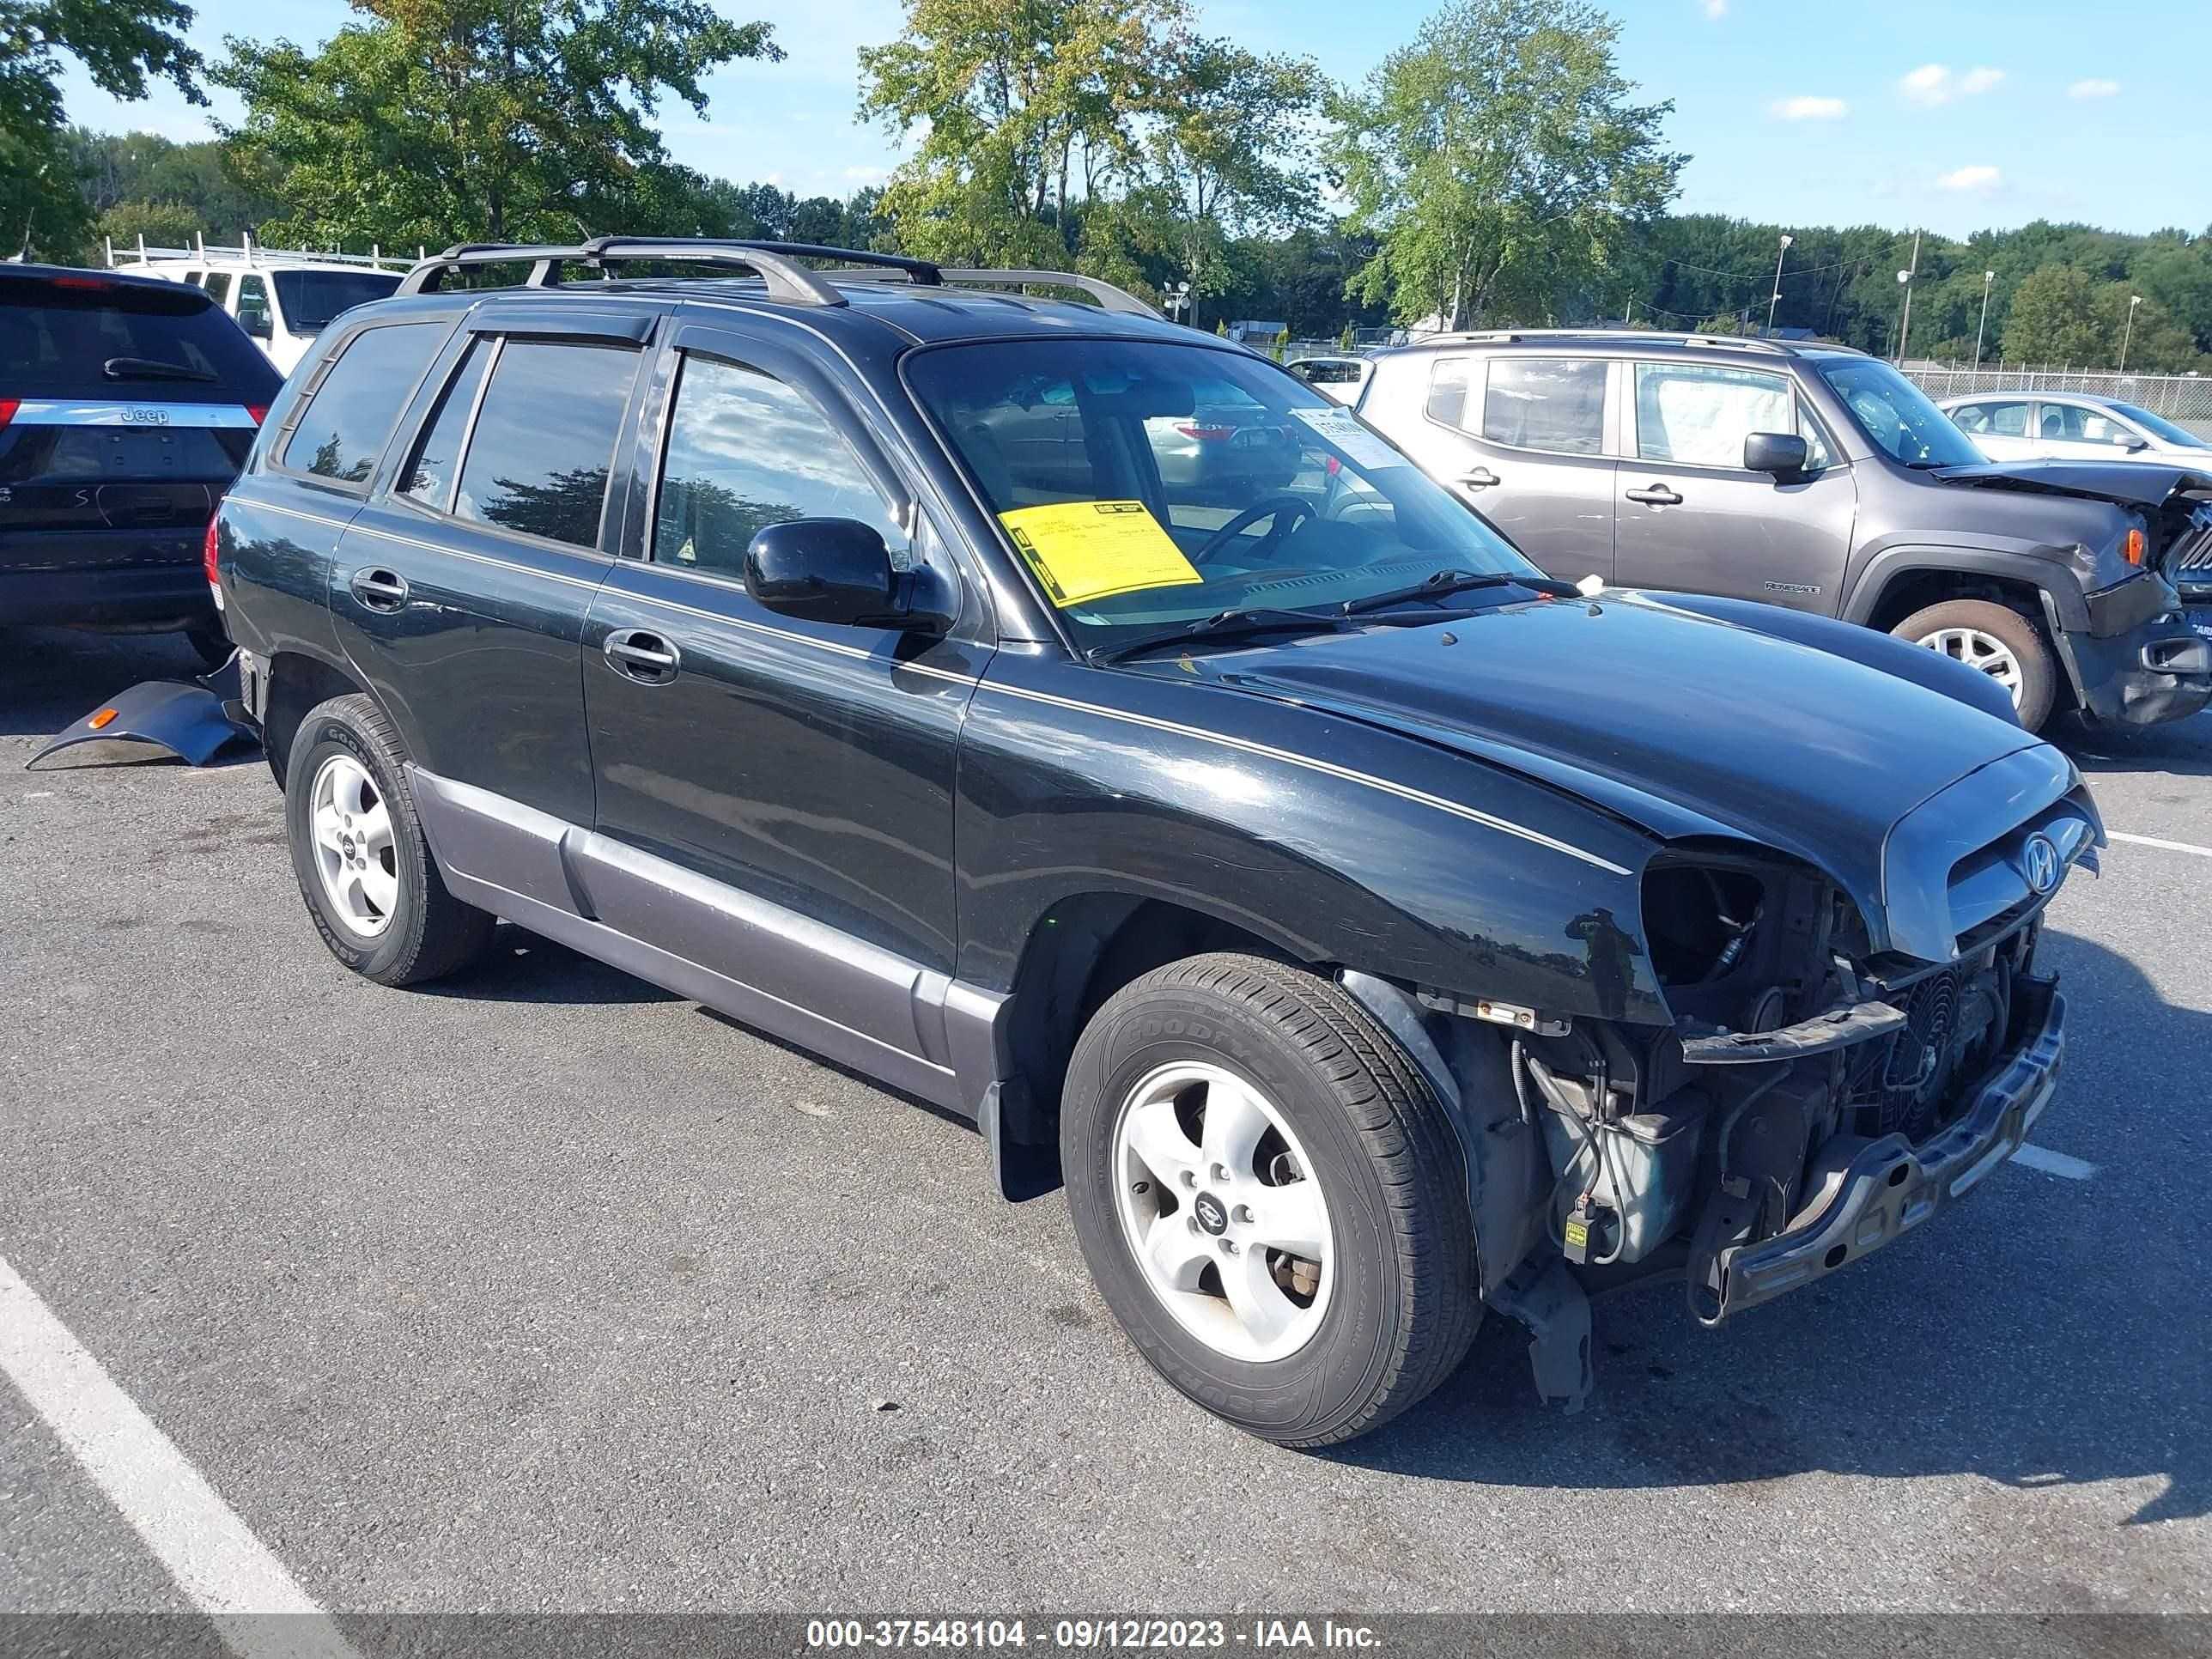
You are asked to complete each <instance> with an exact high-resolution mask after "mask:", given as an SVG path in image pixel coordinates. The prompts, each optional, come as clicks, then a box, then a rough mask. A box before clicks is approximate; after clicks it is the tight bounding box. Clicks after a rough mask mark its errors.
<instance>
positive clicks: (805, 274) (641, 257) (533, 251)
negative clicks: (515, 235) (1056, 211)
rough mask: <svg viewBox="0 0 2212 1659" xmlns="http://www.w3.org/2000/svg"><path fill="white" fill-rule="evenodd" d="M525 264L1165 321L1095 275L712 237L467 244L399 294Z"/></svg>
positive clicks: (811, 295)
mask: <svg viewBox="0 0 2212 1659" xmlns="http://www.w3.org/2000/svg"><path fill="white" fill-rule="evenodd" d="M799 259H834V260H836V262H837V263H838V264H839V265H840V266H845V267H855V269H848V270H810V269H808V268H807V267H806V266H805V265H802V264H795V263H793V262H794V261H796V260H799ZM525 260H527V261H528V262H529V264H530V274H529V276H526V278H524V286H526V287H528V288H557V287H559V286H560V284H561V267H562V266H563V265H568V264H580V265H586V266H589V267H591V268H592V270H599V271H601V272H605V271H607V270H609V269H610V268H611V267H612V266H614V265H616V264H629V263H636V262H644V261H653V260H658V261H662V262H665V263H669V264H719V265H735V266H739V267H742V268H744V269H745V270H750V271H751V272H753V273H754V274H755V275H756V276H758V277H759V278H760V279H761V281H762V282H763V283H765V284H766V285H767V288H768V291H769V297H770V298H771V299H775V300H781V301H785V302H786V303H787V304H791V305H804V306H842V305H843V304H845V303H846V300H845V296H844V295H842V294H840V293H839V292H838V291H837V289H836V286H835V285H834V284H835V283H836V282H838V281H841V280H842V281H847V282H884V281H888V280H890V277H892V276H902V277H904V278H905V279H906V281H907V282H908V283H912V284H913V285H914V286H915V287H917V288H941V287H943V286H944V285H945V284H946V283H976V284H981V285H985V286H995V287H1011V288H1027V287H1054V288H1067V289H1075V290H1076V291H1077V292H1079V293H1082V294H1087V295H1090V296H1091V298H1092V299H1094V300H1096V301H1098V303H1099V305H1100V307H1102V308H1103V309H1105V310H1107V311H1112V312H1119V313H1122V314H1123V315H1126V316H1138V317H1152V318H1155V319H1157V318H1158V316H1159V314H1160V313H1158V311H1156V310H1154V309H1153V308H1152V307H1151V306H1148V305H1146V303H1145V302H1144V301H1142V300H1140V299H1139V298H1138V297H1137V296H1136V295H1133V294H1131V293H1129V292H1127V290H1125V289H1119V288H1116V287H1115V286H1114V285H1113V284H1112V283H1107V282H1102V281H1100V280H1099V279H1098V278H1097V277H1096V276H1077V275H1076V274H1075V273H1074V272H1073V271H1064V270H945V268H943V267H942V266H940V265H938V264H933V263H932V262H931V261H929V260H927V259H910V258H906V257H905V256H904V255H902V254H897V253H879V252H875V251H874V250H873V249H869V248H849V247H829V246H824V245H823V244H821V243H817V242H766V241H750V240H721V239H713V238H706V237H651V236H596V237H593V238H592V240H589V241H586V242H575V243H562V244H546V243H521V242H463V243H459V244H457V245H456V246H453V247H449V248H447V250H446V251H445V252H442V253H437V254H433V255H431V256H430V257H429V258H426V259H424V260H422V262H421V263H420V264H417V265H416V267H415V268H414V269H413V270H410V271H409V272H408V273H407V276H406V278H405V280H404V281H403V282H402V283H400V284H399V292H400V293H401V294H403V295H406V294H428V293H432V292H435V290H436V289H438V288H439V286H440V285H441V283H443V281H444V279H445V276H446V274H447V272H448V271H454V270H467V269H469V268H471V267H472V266H477V265H496V264H520V263H521V262H523V261H525ZM879 273H880V274H879Z"/></svg>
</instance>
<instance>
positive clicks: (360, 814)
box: [284, 693, 492, 985]
mask: <svg viewBox="0 0 2212 1659" xmlns="http://www.w3.org/2000/svg"><path fill="white" fill-rule="evenodd" d="M285 777H286V781H285V787H284V827H285V829H286V831H287V833H288V835H289V839H290V841H291V843H292V871H293V873H294V875H295V876H296V877H297V878H298V879H299V883H300V896H301V898H303V899H305V900H306V901H307V914H308V915H310V916H312V917H313V918H314V922H315V928H316V931H317V932H318V933H321V934H322V936H323V943H324V944H325V945H328V946H329V947H330V951H331V955H332V956H334V957H337V959H338V960H339V961H340V962H343V963H345V965H346V966H347V967H349V968H350V969H353V970H354V972H356V973H357V974H360V975H362V976H363V977H364V978H368V979H373V980H374V981H376V982H377V983H378V984H380V985H420V984H422V983H424V982H425V981H429V980H434V979H439V978H441V977H443V976H444V975H447V974H450V973H453V971H454V970H455V969H459V968H461V967H464V966H465V965H466V964H467V963H469V962H471V960H473V959H474V958H475V957H477V954H478V953H479V952H481V951H483V948H484V946H485V945H486V944H487V943H488V942H489V940H490V939H491V930H492V918H491V917H490V916H489V915H487V914H486V913H485V912H483V911H482V910H479V909H477V908H475V907H474V906H473V905H468V904H464V903H462V902H461V901H460V900H459V899H457V898H455V897H454V896H453V894H451V893H450V892H448V891H447V889H446V883H445V879H444V878H443V877H441V875H440V874H439V873H438V865H437V860H435V858H433V857H432V856H431V854H430V844H429V842H428V841H426V840H425V839H424V838H423V835H422V819H421V818H420V817H418V816H417V815H416V810H415V796H414V792H413V791H412V790H411V789H410V788H409V787H408V784H407V772H406V750H405V749H404V747H403V746H402V745H401V744H400V741H399V736H398V733H397V732H394V731H393V730H392V723H391V722H390V721H389V720H386V718H385V717H384V711H383V710H382V709H380V708H378V707H377V706H376V704H375V703H374V702H371V701H370V700H369V699H368V697H365V696H360V695H359V694H357V693H356V694H354V695H351V696H343V697H332V698H331V700H330V701H329V702H325V703H320V704H318V705H317V706H316V707H315V708H312V709H310V710H309V711H308V713H307V719H305V720H302V721H301V722H300V729H299V732H298V733H297V734H296V735H295V737H294V738H293V739H292V747H291V753H290V756H289V761H288V764H287V766H286V769H285Z"/></svg>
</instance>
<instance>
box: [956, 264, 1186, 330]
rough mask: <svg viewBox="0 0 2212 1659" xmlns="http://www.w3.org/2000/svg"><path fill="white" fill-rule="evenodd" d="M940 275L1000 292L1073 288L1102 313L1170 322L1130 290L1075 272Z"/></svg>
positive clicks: (972, 271)
mask: <svg viewBox="0 0 2212 1659" xmlns="http://www.w3.org/2000/svg"><path fill="white" fill-rule="evenodd" d="M939 276H942V277H943V278H944V279H945V281H946V282H948V283H981V284H985V285H987V286H991V287H996V288H1072V289H1074V290H1075V291H1076V292H1077V293H1079V294H1088V295H1090V296H1091V298H1092V299H1094V300H1096V301H1098V304H1099V306H1100V307H1101V308H1102V309H1104V310H1107V311H1115V312H1119V313H1121V314H1122V315H1123V316H1125V317H1150V318H1152V319H1154V320H1155V321H1159V322H1164V321H1165V320H1166V319H1165V318H1164V317H1162V316H1161V315H1160V313H1158V311H1156V310H1155V309H1153V308H1152V307H1151V306H1148V305H1146V303H1145V302H1144V301H1142V300H1139V298H1138V297H1137V296H1136V295H1133V294H1132V293H1130V292H1129V291H1128V290H1127V289H1120V288H1116V287H1115V286H1114V284H1113V283H1108V282H1102V281H1101V280H1100V279H1099V278H1097V277H1096V276H1077V275H1076V274H1075V273H1074V272H1073V271H1072V270H940V271H939Z"/></svg>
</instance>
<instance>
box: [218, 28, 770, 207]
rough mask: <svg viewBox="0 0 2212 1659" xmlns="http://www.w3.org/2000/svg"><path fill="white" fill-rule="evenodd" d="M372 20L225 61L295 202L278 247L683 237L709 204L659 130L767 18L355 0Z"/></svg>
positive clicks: (270, 184) (263, 177) (258, 152)
mask: <svg viewBox="0 0 2212 1659" xmlns="http://www.w3.org/2000/svg"><path fill="white" fill-rule="evenodd" d="M353 5H354V9H356V11H357V12H359V13H361V14H362V18H363V20H364V21H360V22H356V23H351V24H349V25H348V26H347V27H344V28H343V29H341V30H339V31H338V33H337V35H336V36H334V37H333V38H332V39H331V40H330V41H329V42H328V44H326V45H325V46H323V47H322V48H321V50H319V51H318V52H312V53H311V52H307V51H304V50H303V49H301V47H299V46H295V45H293V44H292V43H291V42H290V41H289V40H276V41H274V42H271V43H270V44H267V45H261V44H257V43H255V42H252V41H248V40H237V39H231V40H227V41H226V43H225V44H226V45H227V46H228V48H229V56H228V58H227V59H226V60H225V61H224V62H223V64H222V65H221V66H220V67H219V68H218V69H217V70H215V71H214V72H213V76H212V78H213V79H214V80H215V81H216V82H217V83H218V84H220V85H222V86H226V87H228V88H232V89H233V90H234V91H236V92H237V93H238V94H240V97H241V98H242V99H243V100H245V103H246V115H245V118H244V119H243V120H242V121H240V123H239V124H238V125H237V126H235V127H234V128H226V129H224V136H225V137H226V138H227V139H228V142H229V143H230V147H231V151H232V155H233V157H234V161H236V163H237V166H238V167H239V170H240V173H241V174H242V175H243V177H244V178H245V179H246V181H247V182H248V183H249V184H252V185H255V186H256V187H258V188H262V189H265V190H267V191H270V192H271V193H273V194H276V195H278V196H280V197H282V198H283V201H284V202H285V204H286V211H285V213H284V215H283V217H282V218H281V220H279V221H278V222H276V223H273V224H270V225H267V226H264V234H266V235H267V236H268V237H269V239H270V240H294V241H301V242H309V243H314V244H318V245H323V244H328V243H330V242H333V241H340V242H345V243H349V244H354V245H358V244H360V243H363V242H368V241H378V242H383V243H386V244H388V245H394V246H412V245H414V244H415V243H417V242H423V243H428V244H430V245H432V246H437V245H440V244H442V243H445V242H447V241H453V240H477V239H482V240H493V241H518V240H519V241H528V240H566V239H568V238H572V237H576V236H580V235H588V234H597V233H600V232H605V231H610V230H615V229H623V230H635V231H644V232H650V231H656V230H664V229H665V230H669V231H680V230H684V229H689V228H694V227H695V226H696V224H698V223H699V222H702V220H706V219H708V218H710V217H711V214H712V208H711V204H706V203H703V202H702V201H701V200H700V199H699V198H700V196H701V194H702V191H703V190H704V185H705V181H704V180H702V179H699V178H698V177H697V175H696V174H693V173H689V172H687V171H686V170H684V169H682V168H678V167H672V166H671V164H670V163H669V161H668V160H667V156H666V152H665V149H664V147H663V145H662V143H661V139H660V134H659V131H658V130H657V129H656V128H655V126H654V125H653V116H654V114H655V112H657V110H658V107H659V100H660V99H661V98H662V97H663V96H665V95H668V94H673V95H675V96H676V97H678V98H680V99H682V100H684V102H685V103H687V104H689V105H690V106H691V107H692V108H693V109H695V110H697V111H700V112H704V110H705V108H706V104H707V97H706V93H705V92H704V90H703V89H702V85H701V82H702V77H703V76H706V75H707V74H708V71H710V70H714V68H716V67H717V66H719V65H720V64H726V63H728V62H730V61H731V60H732V59H733V58H781V56H782V55H783V54H782V52H781V49H780V48H779V47H778V46H776V45H775V40H773V38H772V37H771V33H770V30H769V26H768V25H767V24H765V23H735V22H732V21H729V20H727V19H726V18H724V17H722V16H720V15H718V14H717V13H716V12H715V10H714V8H713V7H712V6H710V5H708V4H706V3H704V0H548V3H543V4H539V3H528V0H353Z"/></svg>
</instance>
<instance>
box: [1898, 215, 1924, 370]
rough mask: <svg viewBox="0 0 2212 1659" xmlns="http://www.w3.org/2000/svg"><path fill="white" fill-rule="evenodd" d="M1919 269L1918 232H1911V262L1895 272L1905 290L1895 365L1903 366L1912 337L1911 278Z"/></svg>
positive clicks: (1899, 284)
mask: <svg viewBox="0 0 2212 1659" xmlns="http://www.w3.org/2000/svg"><path fill="white" fill-rule="evenodd" d="M1919 270H1920V233H1919V232H1918V231H1917V230H1916V231H1914V232H1913V233H1912V264H1911V266H1910V267H1909V268H1908V269H1906V270H1900V271H1899V272H1898V273H1897V285H1898V286H1899V288H1901V289H1904V290H1905V317H1904V319H1903V320H1902V321H1901V322H1899V324H1898V325H1897V366H1898V367H1899V368H1904V367H1905V343H1906V342H1907V341H1908V340H1910V339H1911V337H1912V279H1913V277H1914V276H1916V275H1917V273H1918V271H1919Z"/></svg>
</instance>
